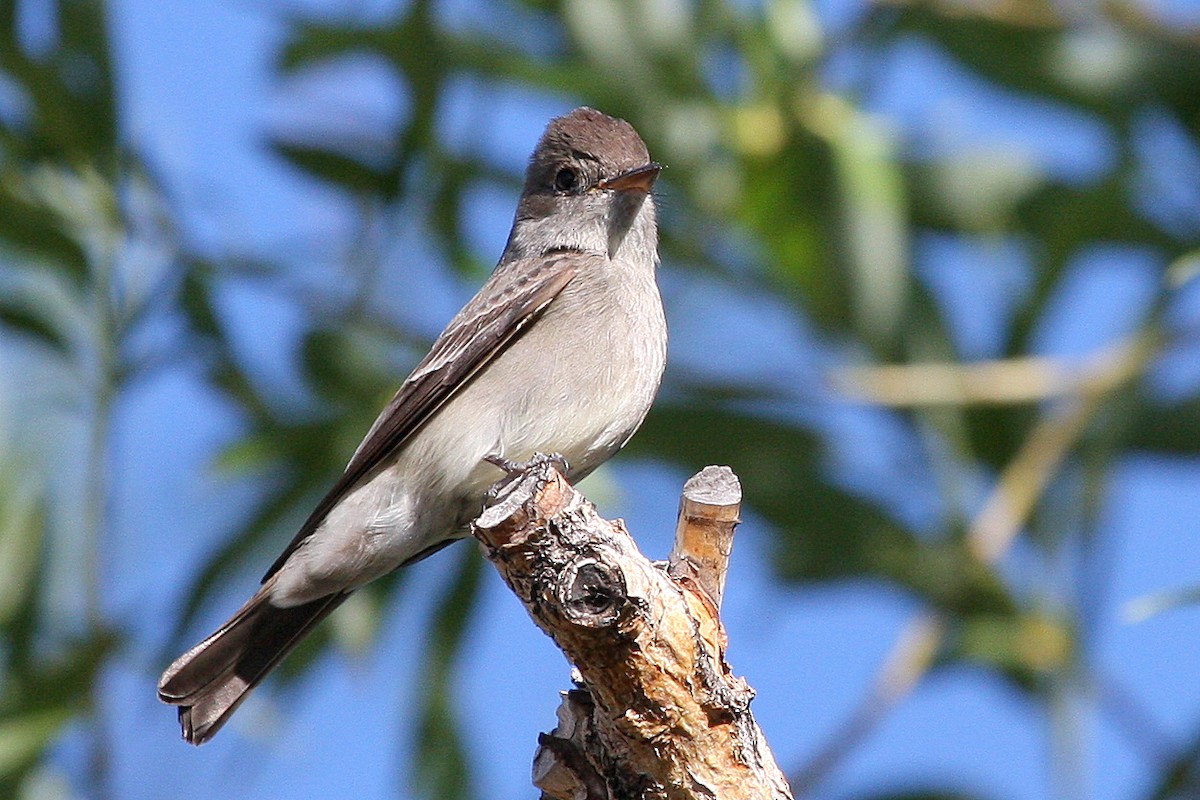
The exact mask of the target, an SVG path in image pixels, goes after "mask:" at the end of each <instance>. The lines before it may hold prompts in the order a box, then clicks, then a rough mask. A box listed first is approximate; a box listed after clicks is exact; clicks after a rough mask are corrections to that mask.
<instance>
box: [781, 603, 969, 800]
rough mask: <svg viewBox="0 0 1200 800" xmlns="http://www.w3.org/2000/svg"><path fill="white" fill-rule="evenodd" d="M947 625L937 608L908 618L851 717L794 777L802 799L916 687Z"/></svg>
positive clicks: (793, 785) (931, 662)
mask: <svg viewBox="0 0 1200 800" xmlns="http://www.w3.org/2000/svg"><path fill="white" fill-rule="evenodd" d="M945 627H946V619H945V616H944V615H943V614H939V613H937V612H935V611H925V612H922V613H921V614H919V615H918V616H917V617H915V618H914V619H912V620H910V621H909V622H908V624H907V626H905V628H904V630H903V631H901V633H900V638H899V639H897V640H896V643H895V644H894V645H893V646H892V650H891V652H890V653H888V655H887V657H886V658H885V659H884V662H883V666H882V667H881V668H880V669H879V672H878V673H876V675H875V680H874V681H873V682H872V684H871V687H870V689H869V690H868V691H867V693H866V695H865V696H864V697H863V699H862V701H861V702H860V703H859V704H858V706H857V707H856V708H855V709H854V711H853V712H852V713H851V714H850V717H849V718H848V719H847V720H846V721H844V722H843V723H842V724H841V725H840V726H839V727H838V729H837V730H836V731H834V733H833V735H832V736H830V737H829V738H828V740H827V741H826V742H825V744H824V746H823V747H821V749H820V750H818V751H817V753H816V755H814V756H813V757H812V758H810V759H809V760H808V763H806V764H805V765H804V766H803V767H801V768H800V769H799V770H798V771H797V772H795V773H793V774H792V776H791V777H790V778H789V781H790V782H791V784H792V790H793V791H794V792H795V793H796V797H805V796H807V795H809V793H811V792H813V791H815V790H816V789H817V788H818V787H819V786H820V785H821V783H822V782H823V781H824V780H825V778H826V777H827V776H828V775H829V773H831V772H832V771H833V770H834V768H835V767H836V766H837V765H838V764H839V763H840V762H841V761H842V759H844V758H845V757H846V756H847V755H849V754H850V753H851V752H852V751H853V750H854V748H855V747H857V746H858V744H859V743H860V742H861V741H862V740H863V739H865V738H866V737H867V735H868V734H870V732H871V731H873V730H874V729H875V726H876V725H877V724H879V722H881V721H882V720H883V718H884V717H885V716H887V714H888V712H890V711H891V710H892V708H893V707H894V706H895V705H896V704H897V703H899V702H900V701H901V700H902V699H904V698H905V697H907V696H908V694H909V692H911V691H912V690H913V689H914V688H916V685H917V684H918V683H919V682H920V680H921V678H922V677H924V675H925V673H926V672H928V671H929V668H930V667H931V666H932V665H933V661H934V658H935V657H936V656H937V652H938V649H939V648H940V647H941V643H942V637H943V635H944V633H945Z"/></svg>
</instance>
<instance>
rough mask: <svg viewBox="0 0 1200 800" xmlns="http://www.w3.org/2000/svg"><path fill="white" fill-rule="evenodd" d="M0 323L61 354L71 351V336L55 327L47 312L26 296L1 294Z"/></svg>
mask: <svg viewBox="0 0 1200 800" xmlns="http://www.w3.org/2000/svg"><path fill="white" fill-rule="evenodd" d="M0 325H3V326H6V327H8V328H11V329H12V330H14V331H16V332H18V333H20V334H23V335H25V336H28V337H30V338H32V339H35V340H37V341H38V342H41V343H42V344H44V345H46V346H48V347H49V348H50V349H51V350H54V351H55V352H57V353H59V354H60V355H67V354H68V353H70V351H71V341H70V336H69V335H68V334H67V333H66V332H65V331H62V330H59V329H58V328H57V327H55V325H54V323H53V322H51V321H50V320H48V319H47V318H46V315H45V313H44V312H43V311H42V310H41V309H39V308H37V307H36V306H34V305H33V304H32V303H30V302H29V301H28V300H27V299H26V298H23V297H14V296H9V297H4V296H0Z"/></svg>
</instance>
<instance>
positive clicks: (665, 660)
mask: <svg viewBox="0 0 1200 800" xmlns="http://www.w3.org/2000/svg"><path fill="white" fill-rule="evenodd" d="M736 481H737V479H736V477H735V476H734V475H733V473H732V472H730V471H728V470H715V469H714V468H710V470H709V472H708V473H707V477H705V478H702V477H701V476H697V477H696V478H695V479H693V481H689V487H691V488H692V489H694V490H697V491H699V493H700V494H699V498H700V500H699V502H700V503H701V505H700V506H696V505H692V504H691V503H693V502H696V501H697V498H695V497H693V498H692V500H691V501H689V500H688V499H687V498H686V497H685V500H684V504H683V509H684V511H685V512H687V510H688V509H691V510H692V512H694V513H693V514H692V516H691V517H688V520H681V523H680V529H681V531H684V532H685V535H683V537H682V539H681V541H682V542H683V543H684V544H683V545H680V544H679V543H677V546H676V558H674V559H673V563H674V564H676V565H677V567H676V568H675V570H674V571H676V572H679V573H680V575H681V577H679V578H678V579H676V578H673V577H672V576H671V575H670V574H668V571H667V570H664V569H663V568H661V567H660V566H657V565H655V564H652V563H651V562H650V561H648V560H647V559H646V558H645V557H644V556H643V555H642V554H641V553H640V552H638V550H637V547H636V545H635V544H634V542H633V539H632V538H631V537H630V536H629V533H628V532H627V531H626V530H625V527H624V525H623V524H622V523H621V522H619V521H618V522H608V521H606V520H604V519H602V518H601V517H600V516H599V515H598V514H597V513H596V509H595V507H594V506H592V504H591V503H590V502H589V501H588V500H587V499H586V498H584V497H583V495H581V494H580V493H579V492H578V491H576V490H575V489H574V488H573V487H572V486H571V485H570V484H568V483H567V482H566V480H565V479H564V478H563V476H562V475H561V474H560V473H559V472H558V470H557V469H556V468H555V467H554V465H553V463H552V462H551V461H550V460H548V459H536V460H535V461H534V462H532V463H531V464H530V465H528V466H527V467H526V468H524V469H523V471H521V472H518V473H516V474H514V475H513V476H512V477H510V478H509V479H508V480H506V481H503V482H502V483H501V484H499V485H498V486H497V488H496V489H494V490H493V497H492V498H491V501H490V503H489V507H488V508H487V509H486V510H485V511H484V513H483V514H482V515H481V516H480V517H479V519H478V520H476V523H475V526H474V533H475V536H476V538H478V539H479V540H480V541H481V542H482V543H483V545H484V549H485V551H486V552H487V555H488V558H489V559H490V560H491V561H492V563H493V564H495V565H496V568H497V569H499V571H500V574H501V575H502V576H503V578H504V580H505V582H506V583H507V584H508V586H509V588H511V589H512V590H513V592H514V593H515V594H516V595H517V597H519V598H520V600H521V602H522V603H524V604H525V607H526V609H528V611H529V613H530V615H531V616H532V617H533V620H534V622H535V623H536V624H537V625H538V627H540V628H541V629H542V630H543V631H545V632H546V633H547V634H549V635H550V637H551V638H552V639H554V642H555V644H556V645H558V647H559V648H560V649H561V650H562V651H563V653H564V654H565V655H566V656H567V658H568V659H569V660H570V661H571V663H572V664H574V665H575V667H576V673H575V677H576V682H577V684H578V687H579V688H577V689H575V690H573V691H570V692H566V693H564V695H563V701H562V705H561V706H560V707H559V710H558V727H557V728H556V729H555V730H554V732H552V733H550V734H543V735H542V736H541V737H540V739H539V750H538V754H537V756H536V759H535V763H534V783H535V785H536V786H537V787H538V788H540V789H541V790H542V791H543V792H544V794H543V797H548V798H554V800H617V799H618V798H651V797H653V798H670V799H671V800H700V798H703V799H704V800H725V799H726V798H728V799H729V800H734V798H737V799H738V800H744V798H749V797H753V798H764V800H771V799H772V798H776V799H778V800H790V798H791V796H792V795H791V791H790V790H789V789H788V786H787V782H786V781H785V779H784V777H783V774H782V772H780V770H779V767H778V766H777V765H776V763H775V759H774V756H773V755H772V754H771V752H770V750H769V749H768V747H767V744H766V741H765V739H764V737H763V734H762V731H761V730H760V729H759V727H758V724H757V723H756V722H755V720H754V717H753V715H752V714H751V713H750V708H749V705H750V700H751V699H752V698H753V696H754V692H753V690H752V689H751V688H750V687H749V686H748V685H747V684H746V683H745V681H743V680H742V679H741V678H737V677H735V676H734V675H732V673H731V672H730V669H729V666H728V664H726V663H725V659H724V646H725V633H724V630H723V629H722V627H721V623H720V619H719V618H718V616H717V603H718V602H719V597H720V586H721V585H722V584H723V582H724V572H725V566H724V565H725V562H726V561H727V558H728V553H729V542H730V541H731V538H730V537H731V535H732V530H733V525H734V524H735V522H736V519H737V510H738V505H739V503H740V499H741V498H740V494H741V493H740V488H737V485H736ZM713 486H717V487H718V491H717V493H716V494H714V493H712V492H708V493H705V491H704V489H705V488H710V489H711V488H712V487H713ZM731 487H732V488H731ZM730 501H732V502H730ZM704 506H708V507H707V508H705V507H704ZM685 516H687V514H686V513H685ZM701 519H707V520H713V519H720V520H722V521H721V522H719V523H717V524H707V523H706V524H699V523H698V522H697V520H701ZM689 520H690V521H689ZM704 531H711V532H715V533H719V536H718V538H721V537H724V543H723V544H722V543H719V542H718V543H715V544H713V543H709V542H705V538H706V537H705V535H704V533H703V532H704ZM722 553H723V554H724V555H723V556H722V555H720V554H722ZM714 592H715V595H716V596H715V597H714V596H712V595H713V593H714Z"/></svg>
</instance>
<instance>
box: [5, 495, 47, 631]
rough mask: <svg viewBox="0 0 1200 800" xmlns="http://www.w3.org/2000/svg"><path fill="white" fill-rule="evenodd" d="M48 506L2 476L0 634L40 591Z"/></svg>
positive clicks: (37, 497)
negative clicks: (39, 580)
mask: <svg viewBox="0 0 1200 800" xmlns="http://www.w3.org/2000/svg"><path fill="white" fill-rule="evenodd" d="M45 532H46V509H45V503H44V501H43V500H42V498H40V497H39V496H37V495H36V494H34V493H33V492H32V491H29V490H27V489H26V488H24V487H22V486H21V485H20V483H19V482H17V481H15V480H13V478H12V476H11V475H10V474H8V473H7V471H5V472H4V473H3V475H2V476H0V631H3V630H4V629H5V628H6V627H7V626H8V625H10V624H11V623H12V622H13V620H14V617H15V615H16V614H17V613H18V611H19V610H20V609H21V608H22V607H24V606H26V605H27V604H28V603H29V600H30V596H31V595H32V594H33V593H34V592H35V591H36V589H37V577H38V575H39V572H40V571H39V565H40V563H41V553H42V540H43V537H44V536H45Z"/></svg>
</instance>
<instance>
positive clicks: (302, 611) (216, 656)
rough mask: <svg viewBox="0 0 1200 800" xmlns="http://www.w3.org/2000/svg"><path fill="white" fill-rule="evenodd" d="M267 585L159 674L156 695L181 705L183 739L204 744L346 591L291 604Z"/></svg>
mask: <svg viewBox="0 0 1200 800" xmlns="http://www.w3.org/2000/svg"><path fill="white" fill-rule="evenodd" d="M269 592H270V589H269V584H265V585H264V586H263V587H262V589H260V590H259V591H257V592H255V594H254V596H253V597H251V598H250V600H249V601H248V602H247V603H246V604H245V605H244V606H242V607H241V608H240V609H239V610H238V612H237V613H236V614H234V615H233V616H232V617H230V618H229V620H228V621H227V622H226V623H225V624H224V625H222V626H221V627H220V628H218V629H217V630H216V631H215V632H214V633H213V634H212V635H211V636H209V637H208V638H207V639H205V640H204V641H202V642H200V643H199V644H198V645H196V646H195V647H193V648H192V649H191V650H188V651H187V652H186V653H184V654H183V655H181V656H180V657H179V658H177V659H175V663H173V664H172V665H171V666H170V667H168V668H167V671H166V672H164V673H163V676H162V679H161V680H160V681H159V684H158V696H159V698H160V699H162V700H163V701H164V702H166V703H170V704H172V705H177V706H179V725H180V727H181V728H182V730H183V738H184V739H186V740H187V741H189V742H191V743H192V744H203V743H204V742H206V741H208V740H209V739H210V738H212V736H213V734H215V733H216V732H217V731H219V730H220V729H221V726H222V725H224V724H225V722H226V720H228V719H229V717H230V715H231V714H233V712H234V711H236V710H237V707H238V706H239V705H241V704H242V701H243V700H245V699H246V697H247V696H248V695H249V694H250V690H251V689H253V688H254V687H255V686H257V685H258V684H259V682H260V681H261V680H262V679H263V678H265V677H266V676H267V673H269V672H270V671H271V670H272V669H274V668H275V665H276V664H278V663H279V662H280V661H281V660H282V659H283V657H284V656H286V655H287V654H288V653H289V652H291V650H292V648H294V647H295V646H296V645H297V644H299V643H300V640H301V639H303V638H304V637H305V635H307V634H308V632H309V631H310V630H312V628H313V626H314V625H316V624H317V623H318V622H320V621H321V620H323V619H325V617H327V616H329V613H330V612H331V611H333V610H334V609H335V608H337V607H338V606H339V605H341V604H342V601H343V600H345V599H346V598H347V597H349V596H350V593H349V592H339V593H337V594H332V595H329V596H328V597H322V598H320V599H318V600H313V601H312V602H309V603H304V604H303V605H299V606H294V607H292V608H279V607H277V606H273V605H271V604H270V602H268V597H269Z"/></svg>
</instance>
